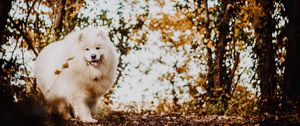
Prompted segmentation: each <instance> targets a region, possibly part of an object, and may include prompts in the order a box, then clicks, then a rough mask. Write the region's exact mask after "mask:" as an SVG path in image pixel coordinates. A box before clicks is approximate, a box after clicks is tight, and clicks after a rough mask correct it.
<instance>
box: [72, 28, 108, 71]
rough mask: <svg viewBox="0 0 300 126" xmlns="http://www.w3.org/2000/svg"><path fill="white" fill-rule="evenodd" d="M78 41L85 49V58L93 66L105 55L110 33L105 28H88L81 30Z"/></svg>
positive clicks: (82, 49) (83, 49) (82, 48)
mask: <svg viewBox="0 0 300 126" xmlns="http://www.w3.org/2000/svg"><path fill="white" fill-rule="evenodd" d="M78 41H79V43H80V45H81V51H83V53H82V54H83V58H84V60H85V61H87V63H88V64H89V65H91V66H94V67H96V66H98V65H99V64H100V63H101V62H102V61H103V60H104V58H106V57H105V49H106V45H107V43H108V35H107V34H106V33H105V31H103V30H99V29H96V28H86V29H84V30H82V31H80V33H79V35H78Z"/></svg>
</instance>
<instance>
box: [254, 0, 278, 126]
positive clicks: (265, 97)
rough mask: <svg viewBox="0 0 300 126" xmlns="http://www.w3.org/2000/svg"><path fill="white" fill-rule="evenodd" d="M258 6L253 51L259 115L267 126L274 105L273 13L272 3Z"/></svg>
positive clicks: (261, 0) (261, 2) (262, 1)
mask: <svg viewBox="0 0 300 126" xmlns="http://www.w3.org/2000/svg"><path fill="white" fill-rule="evenodd" d="M257 4H258V6H259V7H260V9H261V12H260V14H257V15H254V23H253V24H254V28H255V37H256V38H255V39H256V43H255V51H256V55H257V57H258V65H257V74H258V79H259V80H260V85H259V86H260V93H261V100H260V113H261V115H267V116H268V117H266V120H265V121H264V122H266V123H267V124H272V122H273V121H272V120H273V119H272V118H269V115H271V116H272V115H273V114H275V104H276V103H274V99H273V96H274V95H275V93H274V91H275V87H276V84H277V81H276V66H275V50H274V48H273V45H272V40H273V39H272V33H273V30H274V24H273V20H272V16H271V13H272V12H273V10H274V9H273V4H272V1H269V0H258V1H257Z"/></svg>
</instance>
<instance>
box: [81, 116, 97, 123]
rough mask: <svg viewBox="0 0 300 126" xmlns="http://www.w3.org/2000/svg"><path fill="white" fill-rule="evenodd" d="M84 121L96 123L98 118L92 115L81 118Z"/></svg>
mask: <svg viewBox="0 0 300 126" xmlns="http://www.w3.org/2000/svg"><path fill="white" fill-rule="evenodd" d="M80 120H81V121H82V122H89V123H96V122H98V120H96V119H93V118H92V117H84V118H81V119H80Z"/></svg>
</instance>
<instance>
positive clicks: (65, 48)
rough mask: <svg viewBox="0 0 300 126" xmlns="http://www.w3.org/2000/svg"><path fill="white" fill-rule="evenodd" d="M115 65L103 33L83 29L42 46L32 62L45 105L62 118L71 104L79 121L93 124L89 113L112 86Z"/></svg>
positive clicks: (65, 116) (89, 28) (106, 35)
mask: <svg viewBox="0 0 300 126" xmlns="http://www.w3.org/2000/svg"><path fill="white" fill-rule="evenodd" d="M117 63H118V57H117V53H116V48H115V47H114V45H113V43H112V42H111V41H110V40H109V38H108V34H107V33H106V32H105V30H101V29H97V28H92V27H87V28H84V29H82V30H79V31H75V32H72V33H70V34H69V35H67V36H66V37H65V38H64V39H63V40H61V41H57V42H54V43H51V44H49V45H48V46H46V47H45V48H44V49H43V50H42V51H41V53H40V54H39V56H38V57H37V59H36V62H35V75H36V78H37V84H38V87H39V88H40V89H41V91H42V93H43V94H44V96H45V97H46V99H47V101H48V103H50V104H52V106H55V107H56V109H57V111H58V112H60V114H62V115H63V117H64V118H65V119H68V118H70V117H71V116H70V112H69V111H68V110H67V109H68V106H69V105H71V107H72V108H73V111H74V115H75V116H76V117H79V119H80V120H82V121H84V122H96V121H97V120H95V119H93V118H92V113H93V111H94V110H95V106H96V103H97V100H98V99H99V97H101V96H102V95H104V94H105V93H106V92H107V91H108V90H109V89H110V88H111V87H112V85H113V83H114V80H115V76H116V71H117Z"/></svg>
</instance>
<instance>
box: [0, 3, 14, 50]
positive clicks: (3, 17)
mask: <svg viewBox="0 0 300 126" xmlns="http://www.w3.org/2000/svg"><path fill="white" fill-rule="evenodd" d="M11 2H12V0H2V1H1V4H0V36H1V45H2V44H3V43H4V42H3V41H2V37H3V33H4V29H5V25H6V22H7V16H8V12H9V10H10V9H11Z"/></svg>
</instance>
